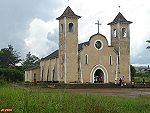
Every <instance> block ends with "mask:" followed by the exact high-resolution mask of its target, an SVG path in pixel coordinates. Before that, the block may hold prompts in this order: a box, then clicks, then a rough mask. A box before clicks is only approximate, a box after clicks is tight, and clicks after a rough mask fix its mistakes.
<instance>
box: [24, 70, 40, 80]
mask: <svg viewBox="0 0 150 113" xmlns="http://www.w3.org/2000/svg"><path fill="white" fill-rule="evenodd" d="M34 79H36V81H40V68H39V67H38V68H36V69H32V70H26V71H25V82H26V81H29V82H34Z"/></svg>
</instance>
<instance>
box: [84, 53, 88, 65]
mask: <svg viewBox="0 0 150 113" xmlns="http://www.w3.org/2000/svg"><path fill="white" fill-rule="evenodd" d="M85 64H88V55H85Z"/></svg>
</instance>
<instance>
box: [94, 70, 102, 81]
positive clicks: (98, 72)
mask: <svg viewBox="0 0 150 113" xmlns="http://www.w3.org/2000/svg"><path fill="white" fill-rule="evenodd" d="M94 83H104V73H103V71H102V70H101V69H97V70H96V71H95V73H94Z"/></svg>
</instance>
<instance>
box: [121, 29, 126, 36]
mask: <svg viewBox="0 0 150 113" xmlns="http://www.w3.org/2000/svg"><path fill="white" fill-rule="evenodd" d="M126 36H127V31H126V28H122V37H126Z"/></svg>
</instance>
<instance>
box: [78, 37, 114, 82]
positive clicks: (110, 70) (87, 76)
mask: <svg viewBox="0 0 150 113" xmlns="http://www.w3.org/2000/svg"><path fill="white" fill-rule="evenodd" d="M98 40H100V41H101V42H102V46H103V47H102V49H101V50H97V49H96V48H95V46H94V45H95V42H96V41H98ZM86 55H88V63H87V64H86V63H85V62H86V61H85V60H86V58H85V57H86ZM80 56H81V59H80V62H81V67H82V68H81V73H82V77H81V78H83V82H84V83H86V82H93V80H92V78H93V77H92V76H93V74H92V71H94V70H93V69H94V67H95V66H98V65H99V66H100V67H101V68H102V70H103V71H104V73H105V76H108V77H106V79H107V80H105V81H104V82H105V83H108V82H114V81H115V77H116V65H117V64H116V62H117V56H116V53H115V52H114V51H113V47H108V42H107V40H106V38H105V37H104V36H102V35H100V34H98V35H95V36H92V38H91V40H90V42H89V45H88V46H84V47H83V49H82V51H81V52H80ZM110 56H111V58H112V61H111V64H109V63H110V61H109V57H110Z"/></svg>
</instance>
